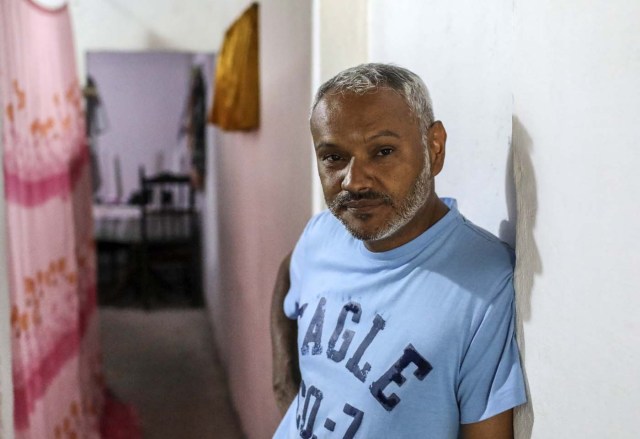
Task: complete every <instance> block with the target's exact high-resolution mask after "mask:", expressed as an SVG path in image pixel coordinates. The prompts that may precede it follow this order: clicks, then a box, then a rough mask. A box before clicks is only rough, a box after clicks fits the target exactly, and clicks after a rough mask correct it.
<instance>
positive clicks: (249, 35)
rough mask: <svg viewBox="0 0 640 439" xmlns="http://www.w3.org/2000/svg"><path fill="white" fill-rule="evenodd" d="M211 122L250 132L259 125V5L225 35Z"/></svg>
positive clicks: (226, 127) (249, 9)
mask: <svg viewBox="0 0 640 439" xmlns="http://www.w3.org/2000/svg"><path fill="white" fill-rule="evenodd" d="M208 120H209V122H211V123H213V124H216V125H218V126H219V127H220V128H221V129H223V130H225V131H248V130H253V129H257V128H258V127H259V126H260V81H259V64H258V4H257V3H253V4H252V5H251V6H250V7H249V8H248V9H247V10H246V11H245V12H244V13H243V14H242V15H241V16H240V18H238V19H237V20H236V21H235V22H234V23H233V25H232V26H231V27H230V28H229V29H228V30H227V32H226V34H225V37H224V42H223V44H222V50H221V51H220V55H219V56H218V62H217V65H216V78H215V93H214V98H213V106H212V108H211V112H210V113H209V118H208Z"/></svg>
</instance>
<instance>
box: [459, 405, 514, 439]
mask: <svg viewBox="0 0 640 439" xmlns="http://www.w3.org/2000/svg"><path fill="white" fill-rule="evenodd" d="M460 430H461V433H462V439H513V409H510V410H507V411H505V412H502V413H500V414H498V415H496V416H493V417H491V418H489V419H485V420H484V421H480V422H474V423H472V424H462V426H461V429H460Z"/></svg>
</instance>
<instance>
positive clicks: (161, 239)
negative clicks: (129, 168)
mask: <svg viewBox="0 0 640 439" xmlns="http://www.w3.org/2000/svg"><path fill="white" fill-rule="evenodd" d="M140 188H141V193H142V194H144V197H143V201H142V202H141V203H140V209H141V215H140V257H139V258H140V259H139V260H140V269H141V271H142V273H141V279H140V281H141V294H142V298H143V301H144V304H145V306H146V307H149V306H150V303H151V301H152V299H154V298H155V299H158V297H154V293H155V292H159V291H160V290H164V291H168V292H172V293H175V292H176V290H180V289H181V290H183V292H184V293H185V294H186V296H187V298H188V299H189V301H190V303H191V305H192V306H200V305H201V304H202V291H201V285H200V284H201V282H200V277H201V275H200V266H201V264H200V259H201V258H200V227H199V220H198V212H197V210H196V206H195V191H194V188H193V186H192V185H191V180H190V178H189V176H188V175H176V174H171V173H161V174H157V175H154V176H146V175H145V172H144V168H140ZM176 265H178V266H179V267H180V271H181V276H180V279H178V280H177V282H176V279H175V277H174V278H172V277H171V276H168V274H169V273H170V271H171V270H169V268H175V266H176Z"/></svg>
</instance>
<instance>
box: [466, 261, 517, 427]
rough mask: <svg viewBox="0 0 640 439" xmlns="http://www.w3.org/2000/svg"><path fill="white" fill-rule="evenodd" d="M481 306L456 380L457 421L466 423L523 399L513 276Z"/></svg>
mask: <svg viewBox="0 0 640 439" xmlns="http://www.w3.org/2000/svg"><path fill="white" fill-rule="evenodd" d="M497 290H498V291H499V292H498V294H497V295H495V297H493V300H491V302H490V303H489V305H488V306H487V307H486V308H485V312H484V316H483V317H482V320H481V321H480V324H479V326H477V328H476V329H475V332H474V333H473V334H472V337H471V342H470V344H469V346H468V349H467V351H466V353H465V355H464V358H463V360H462V364H461V367H460V375H459V382H458V404H459V407H460V422H461V423H462V424H470V423H473V422H479V421H482V420H485V419H488V418H490V417H492V416H495V415H497V414H499V413H502V412H504V411H505V410H508V409H511V408H513V407H516V406H518V405H520V404H523V403H525V402H526V399H527V398H526V394H525V388H524V381H523V377H522V369H521V367H520V355H519V352H518V346H517V344H516V340H515V334H514V290H513V276H512V275H511V274H509V275H508V276H505V277H504V279H503V280H502V281H501V282H500V285H498V287H497Z"/></svg>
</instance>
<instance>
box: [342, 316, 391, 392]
mask: <svg viewBox="0 0 640 439" xmlns="http://www.w3.org/2000/svg"><path fill="white" fill-rule="evenodd" d="M385 323H386V322H385V321H384V319H383V318H382V317H381V316H380V315H379V314H376V317H375V318H374V319H373V325H372V326H371V330H370V331H369V333H368V334H367V336H366V337H365V338H364V340H362V343H360V346H358V349H356V351H355V353H354V354H353V357H351V358H350V359H349V360H348V361H347V364H346V368H347V369H348V370H349V371H350V372H351V373H352V374H353V375H354V376H355V377H356V378H358V379H359V380H360V381H362V382H363V383H364V381H365V380H366V379H367V373H368V372H369V370H371V365H370V364H369V363H365V364H364V366H362V369H361V368H360V366H358V363H359V362H360V360H361V359H362V355H364V352H365V351H366V350H367V348H368V347H369V345H370V344H371V342H372V341H373V339H374V338H376V335H378V332H380V331H382V330H383V329H384V325H385Z"/></svg>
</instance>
